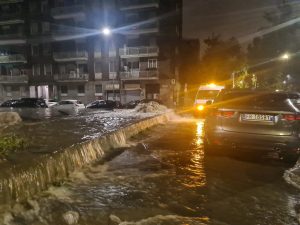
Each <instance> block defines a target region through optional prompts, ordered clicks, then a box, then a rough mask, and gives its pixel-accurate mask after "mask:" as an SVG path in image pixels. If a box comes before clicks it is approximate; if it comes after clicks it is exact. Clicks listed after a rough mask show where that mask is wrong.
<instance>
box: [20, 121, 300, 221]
mask: <svg viewBox="0 0 300 225" xmlns="http://www.w3.org/2000/svg"><path fill="white" fill-rule="evenodd" d="M202 125H203V123H202V121H194V120H191V121H183V122H182V121H181V122H172V123H170V124H167V125H164V126H163V125H160V126H158V127H156V128H153V129H151V130H148V131H146V132H144V133H143V134H141V135H139V136H138V137H136V138H135V139H133V140H131V141H132V142H133V143H135V144H136V143H139V144H137V146H136V147H132V148H130V149H127V150H125V151H122V152H121V153H120V154H119V155H117V156H116V157H114V158H113V159H111V160H109V161H108V162H101V163H100V162H99V163H98V164H96V165H94V166H91V167H88V168H86V169H84V170H83V171H77V172H75V173H74V174H72V175H71V177H70V179H69V180H68V181H67V182H66V183H65V184H63V185H61V186H57V187H52V188H50V190H49V191H48V192H47V194H44V195H43V197H39V198H38V200H37V202H38V204H39V212H38V213H39V219H41V218H43V221H45V223H39V224H66V223H65V222H64V219H63V217H62V214H63V213H64V212H67V211H72V212H77V213H78V215H79V220H78V223H77V224H81V225H102V224H103V225H104V224H105V225H107V224H122V225H125V224H127V225H129V224H139V225H144V224H147V225H150V224H151V225H152V224H153V225H157V224H161V225H176V224H182V225H183V224H189V225H192V224H216V225H218V224H220V225H226V224H228V225H229V224H230V225H253V224H260V225H269V224H272V225H273V224H274V225H275V224H276V225H281V224H288V225H293V224H298V223H297V219H296V218H297V216H296V213H295V207H296V205H298V201H299V199H300V192H299V191H298V190H296V189H294V188H293V187H291V186H289V185H288V184H286V183H285V182H284V180H283V178H282V176H283V173H284V171H285V170H286V169H287V168H288V165H286V164H283V163H281V162H278V161H274V160H272V159H265V160H262V161H261V160H260V161H258V162H255V161H254V162H253V161H245V160H237V159H232V158H226V157H217V156H214V157H213V156H206V155H204V152H203V146H202ZM46 221H47V222H46ZM121 221H122V222H121ZM30 222H32V218H31V220H30ZM120 222H121V223H120ZM19 224H31V223H29V220H28V221H27V222H26V219H24V220H23V223H19Z"/></svg>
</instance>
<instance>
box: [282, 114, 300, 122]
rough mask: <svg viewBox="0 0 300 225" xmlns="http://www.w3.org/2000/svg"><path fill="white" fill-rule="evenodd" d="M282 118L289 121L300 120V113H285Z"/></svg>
mask: <svg viewBox="0 0 300 225" xmlns="http://www.w3.org/2000/svg"><path fill="white" fill-rule="evenodd" d="M282 118H283V119H284V120H287V121H296V120H300V115H293V114H284V115H282Z"/></svg>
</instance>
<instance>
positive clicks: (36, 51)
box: [31, 44, 40, 56]
mask: <svg viewBox="0 0 300 225" xmlns="http://www.w3.org/2000/svg"><path fill="white" fill-rule="evenodd" d="M39 49H40V48H39V45H37V44H36V45H32V46H31V52H32V56H38V55H39Z"/></svg>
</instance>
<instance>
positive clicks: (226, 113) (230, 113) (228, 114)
mask: <svg viewBox="0 0 300 225" xmlns="http://www.w3.org/2000/svg"><path fill="white" fill-rule="evenodd" d="M234 113H235V112H234V111H217V116H220V117H224V118H232V117H233V116H234Z"/></svg>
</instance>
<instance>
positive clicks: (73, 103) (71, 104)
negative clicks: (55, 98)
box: [54, 99, 85, 111]
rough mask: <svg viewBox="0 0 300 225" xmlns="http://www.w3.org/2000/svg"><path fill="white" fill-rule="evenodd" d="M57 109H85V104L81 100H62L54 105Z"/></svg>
mask: <svg viewBox="0 0 300 225" xmlns="http://www.w3.org/2000/svg"><path fill="white" fill-rule="evenodd" d="M54 107H55V108H56V109H57V110H61V111H64V110H81V109H85V105H84V104H82V102H81V101H79V100H73V99H69V100H62V101H60V102H59V103H58V104H57V105H55V106H54Z"/></svg>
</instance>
